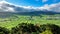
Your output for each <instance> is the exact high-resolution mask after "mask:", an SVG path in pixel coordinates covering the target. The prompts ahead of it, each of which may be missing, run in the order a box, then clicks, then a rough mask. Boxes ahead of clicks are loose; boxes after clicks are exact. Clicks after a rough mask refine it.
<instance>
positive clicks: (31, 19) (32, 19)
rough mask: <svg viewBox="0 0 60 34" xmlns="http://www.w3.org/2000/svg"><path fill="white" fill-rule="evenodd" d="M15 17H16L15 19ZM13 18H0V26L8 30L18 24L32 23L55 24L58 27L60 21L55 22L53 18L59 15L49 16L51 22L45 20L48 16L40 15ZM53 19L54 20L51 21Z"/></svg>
mask: <svg viewBox="0 0 60 34" xmlns="http://www.w3.org/2000/svg"><path fill="white" fill-rule="evenodd" d="M15 16H16V17H15ZM15 16H13V17H9V18H0V26H2V27H6V28H8V29H11V28H12V27H15V26H17V25H18V24H19V23H32V24H47V23H50V24H56V25H59V26H60V19H57V20H55V18H54V17H56V16H59V15H50V16H53V17H51V18H52V19H51V20H47V19H46V18H47V17H48V16H49V15H42V16H43V17H41V16H24V15H15ZM53 18H54V19H53Z"/></svg>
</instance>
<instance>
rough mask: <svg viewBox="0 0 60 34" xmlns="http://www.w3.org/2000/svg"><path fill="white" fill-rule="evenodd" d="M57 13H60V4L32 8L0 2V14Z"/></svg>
mask: <svg viewBox="0 0 60 34" xmlns="http://www.w3.org/2000/svg"><path fill="white" fill-rule="evenodd" d="M40 10H42V11H44V10H48V11H55V12H60V2H59V3H55V4H50V5H48V4H45V5H44V6H41V7H32V6H18V5H14V4H12V3H8V2H6V1H1V2H0V12H31V11H40Z"/></svg>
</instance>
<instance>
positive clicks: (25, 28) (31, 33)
mask: <svg viewBox="0 0 60 34" xmlns="http://www.w3.org/2000/svg"><path fill="white" fill-rule="evenodd" d="M46 31H47V32H46ZM48 31H50V32H51V33H48ZM45 32H46V33H48V34H60V27H59V26H57V25H55V24H43V25H39V26H38V24H37V25H34V24H31V23H20V24H18V25H17V26H16V27H13V28H12V29H11V30H9V29H7V28H4V27H0V34H46V33H45Z"/></svg>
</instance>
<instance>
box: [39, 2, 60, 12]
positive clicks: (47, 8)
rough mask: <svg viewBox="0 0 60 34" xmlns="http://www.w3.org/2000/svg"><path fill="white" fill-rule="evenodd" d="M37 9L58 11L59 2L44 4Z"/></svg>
mask: <svg viewBox="0 0 60 34" xmlns="http://www.w3.org/2000/svg"><path fill="white" fill-rule="evenodd" d="M39 9H41V10H44V9H45V10H48V11H55V12H60V2H59V3H56V4H50V5H48V4H45V5H44V6H42V7H39Z"/></svg>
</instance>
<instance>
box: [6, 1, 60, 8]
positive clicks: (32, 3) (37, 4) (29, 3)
mask: <svg viewBox="0 0 60 34" xmlns="http://www.w3.org/2000/svg"><path fill="white" fill-rule="evenodd" d="M5 1H7V2H10V3H13V4H16V5H21V6H33V7H40V6H43V5H45V4H48V5H50V4H55V3H58V2H60V0H5Z"/></svg>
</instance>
